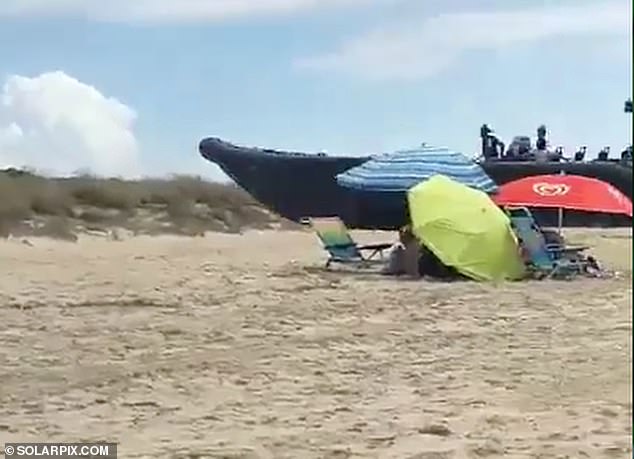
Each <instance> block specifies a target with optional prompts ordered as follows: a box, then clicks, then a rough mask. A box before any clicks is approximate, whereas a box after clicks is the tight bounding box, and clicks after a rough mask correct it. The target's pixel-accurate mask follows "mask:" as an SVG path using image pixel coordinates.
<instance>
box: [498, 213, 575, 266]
mask: <svg viewBox="0 0 634 459" xmlns="http://www.w3.org/2000/svg"><path fill="white" fill-rule="evenodd" d="M506 211H507V213H508V215H509V218H510V220H511V227H512V228H513V231H515V235H516V236H517V238H518V240H519V242H520V246H521V247H522V248H523V250H524V251H525V252H526V254H527V255H528V258H529V259H528V260H527V262H528V266H527V267H528V270H529V272H531V273H532V274H533V275H535V276H536V277H539V278H544V277H546V278H552V277H570V276H574V275H576V274H580V273H582V272H583V271H584V270H585V268H586V261H585V259H584V257H582V256H581V253H582V252H583V251H584V250H586V249H587V247H583V246H578V247H566V246H565V244H563V243H557V244H548V243H547V242H546V238H545V237H544V233H543V232H542V230H541V229H540V228H539V226H538V225H537V223H536V222H535V219H534V218H533V215H532V214H531V213H530V211H529V210H528V209H527V208H525V207H516V208H509V209H506Z"/></svg>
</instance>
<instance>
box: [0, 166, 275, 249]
mask: <svg viewBox="0 0 634 459" xmlns="http://www.w3.org/2000/svg"><path fill="white" fill-rule="evenodd" d="M0 196H2V199H0V237H5V238H6V237H10V236H14V237H21V236H48V237H55V238H61V239H69V240H75V239H77V235H78V234H80V233H104V234H110V235H115V236H116V234H117V232H121V231H128V232H131V233H132V234H135V235H136V234H161V233H172V234H181V235H189V236H197V235H202V234H204V233H205V232H207V231H219V232H239V231H242V230H243V229H246V228H273V227H276V226H279V225H280V223H283V224H286V223H288V222H281V221H280V218H279V217H278V216H276V215H274V214H271V213H270V212H269V211H267V210H266V209H264V208H263V207H262V206H260V205H259V204H258V203H257V202H256V201H255V200H254V199H253V198H251V196H249V195H248V194H247V193H246V192H244V191H243V190H242V189H240V188H239V187H237V186H235V185H233V184H222V183H214V182H209V181H206V180H203V179H201V178H199V177H191V176H174V177H170V178H166V179H154V178H150V179H142V180H122V179H104V178H98V177H94V176H90V175H80V176H76V177H70V178H46V177H43V176H39V175H37V174H34V173H32V172H29V171H26V170H18V169H7V170H3V171H0Z"/></svg>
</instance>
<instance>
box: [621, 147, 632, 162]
mask: <svg viewBox="0 0 634 459" xmlns="http://www.w3.org/2000/svg"><path fill="white" fill-rule="evenodd" d="M621 161H632V145H630V146H628V147H626V148H625V150H623V151H622V152H621Z"/></svg>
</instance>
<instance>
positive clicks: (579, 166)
mask: <svg viewBox="0 0 634 459" xmlns="http://www.w3.org/2000/svg"><path fill="white" fill-rule="evenodd" d="M199 150H200V153H201V155H202V156H203V157H204V158H205V159H207V160H209V161H212V162H213V163H215V164H217V165H218V166H220V168H221V169H222V170H223V171H224V172H225V173H226V174H227V175H228V176H229V177H230V178H231V179H233V180H234V181H235V182H236V183H237V184H238V185H239V186H241V187H242V188H244V189H245V190H246V191H247V192H248V193H249V194H251V195H252V196H253V197H254V198H255V199H257V200H258V201H259V202H261V203H262V204H263V205H265V206H266V207H268V208H269V209H271V210H272V211H274V212H276V213H278V214H279V215H282V216H283V217H285V218H288V219H290V220H295V221H299V220H300V219H301V218H302V217H319V216H332V215H339V216H340V217H341V218H342V219H343V220H344V221H345V222H346V224H347V225H349V226H350V227H353V228H360V229H361V228H362V229H388V230H391V229H396V228H398V227H400V226H402V225H403V224H404V223H405V222H406V221H407V214H406V208H407V206H406V203H405V195H404V193H384V192H381V193H378V192H358V191H352V190H348V189H345V188H343V187H340V186H339V185H338V184H337V182H336V180H335V176H336V175H337V174H339V173H340V172H343V171H345V170H347V169H349V168H351V167H354V166H357V165H359V164H361V163H363V162H365V161H367V160H368V159H369V158H370V157H369V156H366V157H350V156H348V157H345V156H327V155H325V154H323V153H317V154H306V153H299V152H285V151H277V150H270V149H261V148H249V147H241V146H237V145H233V144H231V143H228V142H225V141H223V140H220V139H218V138H213V137H210V138H206V139H204V140H202V141H201V142H200V146H199ZM481 165H482V167H483V168H484V169H485V170H486V172H487V173H488V174H489V176H490V177H491V178H492V179H493V180H494V181H495V182H496V183H497V184H504V183H506V182H509V181H512V180H516V179H519V178H522V177H526V176H530V175H539V174H554V173H560V172H561V171H564V172H565V173H567V174H578V175H584V176H588V177H594V178H597V179H600V180H604V181H606V182H609V183H611V184H612V185H614V186H615V187H617V188H618V189H619V190H621V191H622V192H623V193H625V194H626V195H627V196H628V197H629V198H630V199H631V198H632V166H631V162H625V161H610V160H607V161H588V162H583V161H575V162H554V161H552V162H536V161H483V162H481ZM537 218H538V219H539V220H540V223H542V224H545V225H549V224H554V223H555V222H556V218H557V217H556V211H550V210H545V211H539V212H537ZM631 222H632V221H631V219H629V218H626V217H622V216H610V215H602V214H593V213H584V212H579V213H573V212H567V213H566V219H565V223H566V224H567V225H568V226H629V225H631Z"/></svg>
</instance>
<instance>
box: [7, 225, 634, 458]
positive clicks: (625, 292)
mask: <svg viewBox="0 0 634 459" xmlns="http://www.w3.org/2000/svg"><path fill="white" fill-rule="evenodd" d="M566 234H567V236H568V239H569V240H571V241H572V242H578V243H586V244H589V245H591V246H592V247H593V250H592V252H593V253H594V254H595V255H596V256H597V258H598V259H599V260H600V261H602V262H603V263H604V264H605V265H606V266H607V267H608V268H609V269H611V270H614V271H617V273H618V274H617V275H616V276H615V277H614V278H611V279H578V280H574V281H570V282H565V281H544V282H523V283H509V284H506V285H498V286H495V285H486V284H477V283H469V282H461V283H451V284H446V283H437V282H426V281H419V282H414V281H403V280H401V281H399V280H395V279H390V278H385V277H381V276H377V275H374V274H371V273H354V272H352V273H351V272H344V273H341V272H336V271H333V272H325V271H323V269H321V266H322V265H323V262H324V259H325V258H324V255H325V254H324V253H323V252H322V251H321V248H320V245H319V243H318V241H317V239H316V237H315V236H314V235H313V234H312V233H310V232H304V231H277V232H276V231H260V232H257V231H252V232H248V233H246V234H243V235H239V234H220V233H218V234H212V233H208V234H207V235H206V236H205V237H198V238H186V237H177V236H156V237H150V236H147V237H146V236H142V237H134V238H130V239H125V240H122V241H112V240H107V239H106V238H98V237H81V238H80V239H79V241H78V242H77V243H71V242H60V241H54V240H51V239H30V240H29V243H28V244H27V243H25V242H24V241H21V240H20V239H16V240H7V241H4V240H3V241H0V259H1V260H2V263H1V264H0V299H1V302H0V320H1V322H2V327H1V328H0V380H1V381H2V390H1V391H0V440H2V442H5V441H79V440H95V441H99V440H110V441H116V442H118V443H119V451H120V454H119V457H123V458H142V457H143V458H145V457H147V458H182V459H184V458H189V459H192V458H225V459H228V458H232V459H238V458H240V459H256V458H258V459H286V458H288V459H299V458H301V459H313V458H315V459H316V458H324V459H326V458H328V459H335V458H336V459H343V458H380V459H390V458H399V459H449V458H501V457H504V458H542V459H546V458H586V457H587V458H627V457H631V455H632V452H631V444H632V400H631V387H632V386H631V383H632V381H631V355H632V338H631V335H632V305H631V297H632V272H631V264H632V258H631V257H632V240H631V231H629V230H574V229H571V230H568V232H567V233H566ZM355 237H357V238H358V239H360V240H366V241H370V240H372V241H383V240H384V239H387V241H390V240H393V238H394V235H393V234H385V233H383V234H381V233H368V232H366V233H355Z"/></svg>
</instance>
